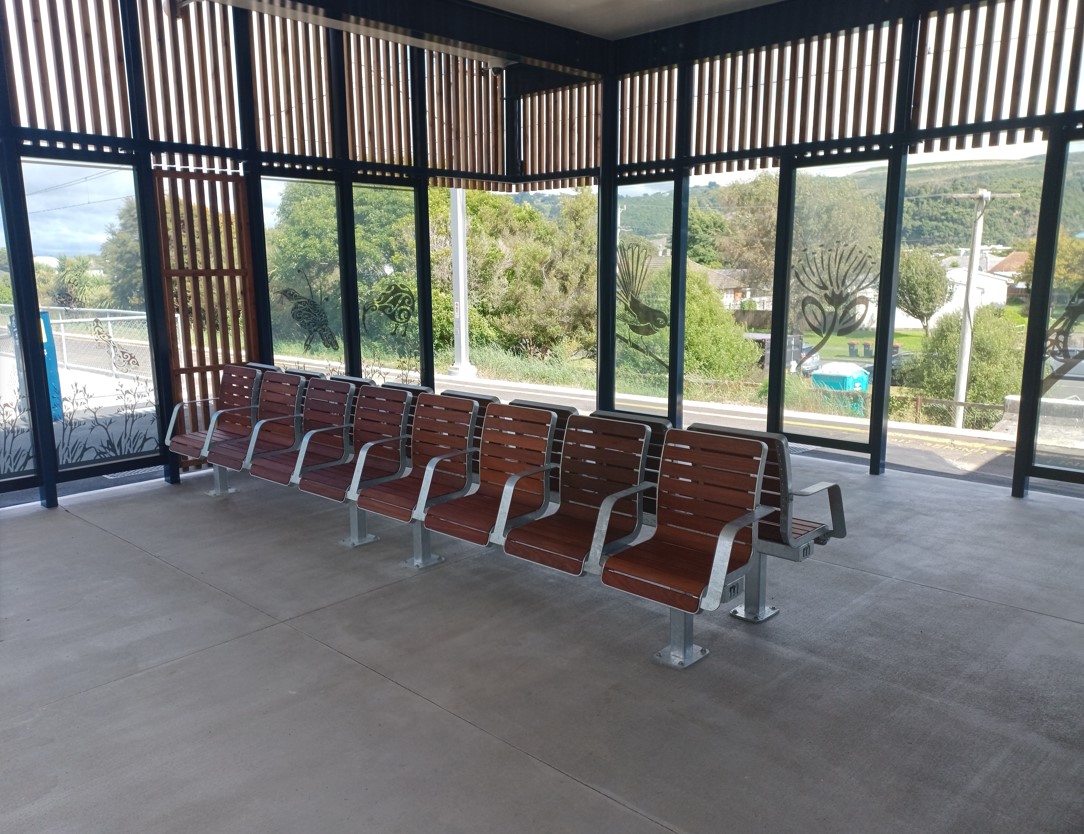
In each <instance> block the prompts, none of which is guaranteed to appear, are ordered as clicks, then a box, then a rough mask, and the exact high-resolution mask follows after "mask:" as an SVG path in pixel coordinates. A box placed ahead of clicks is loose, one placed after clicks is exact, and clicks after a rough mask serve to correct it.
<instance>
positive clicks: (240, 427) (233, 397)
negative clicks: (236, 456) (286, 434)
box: [166, 364, 279, 459]
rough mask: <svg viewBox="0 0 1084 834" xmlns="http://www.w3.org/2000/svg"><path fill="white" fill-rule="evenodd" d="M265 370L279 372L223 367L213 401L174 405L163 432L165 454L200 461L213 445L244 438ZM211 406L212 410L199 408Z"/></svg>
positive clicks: (256, 368)
mask: <svg viewBox="0 0 1084 834" xmlns="http://www.w3.org/2000/svg"><path fill="white" fill-rule="evenodd" d="M267 370H272V371H278V370H279V369H278V368H275V367H273V366H267V365H252V364H249V365H226V366H225V367H224V368H223V369H222V376H221V379H220V380H219V383H218V393H217V394H216V395H215V396H214V397H208V398H206V399H198V400H188V401H186V402H182V403H178V404H177V405H176V406H175V407H174V409H173V414H172V415H171V417H170V419H169V428H168V429H166V446H167V447H168V448H169V450H170V451H171V452H174V453H175V454H178V455H182V456H183V457H186V458H193V459H201V458H205V457H207V452H208V450H209V449H210V448H211V447H212V446H214V445H217V444H219V443H224V442H226V441H230V440H237V439H239V438H243V437H248V436H249V434H251V432H252V425H253V423H254V422H255V419H256V403H257V401H258V399H259V395H260V383H261V382H262V381H263V375H264V372H265V371H267ZM211 404H213V405H214V408H212V409H208V408H206V407H205V408H200V406H208V405H211ZM208 410H209V411H210V418H209V419H208V421H207V423H206V428H202V429H201V428H199V425H200V424H201V423H202V422H203V421H202V420H201V419H200V418H201V416H202V415H203V414H206V413H207V412H208ZM185 415H188V416H187V417H186V416H185Z"/></svg>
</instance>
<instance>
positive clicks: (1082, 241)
mask: <svg viewBox="0 0 1084 834" xmlns="http://www.w3.org/2000/svg"><path fill="white" fill-rule="evenodd" d="M1034 272H1035V241H1034V240H1032V241H1030V244H1029V251H1028V259H1027V262H1026V263H1025V264H1024V268H1023V269H1022V270H1021V278H1022V280H1023V281H1024V283H1025V284H1027V285H1028V286H1029V287H1030V286H1031V280H1032V277H1033V275H1034ZM1081 283H1084V238H1078V237H1073V236H1072V235H1070V234H1069V233H1068V232H1066V231H1065V229H1062V230H1061V232H1060V233H1059V234H1058V255H1057V259H1056V260H1055V262H1054V292H1055V293H1056V294H1062V295H1071V294H1072V293H1073V291H1074V290H1075V289H1076V288H1077V287H1079V286H1080V285H1081Z"/></svg>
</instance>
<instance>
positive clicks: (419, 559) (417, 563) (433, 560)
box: [407, 553, 444, 570]
mask: <svg viewBox="0 0 1084 834" xmlns="http://www.w3.org/2000/svg"><path fill="white" fill-rule="evenodd" d="M443 561H444V557H443V556H440V555H439V554H436V553H428V554H426V555H425V556H414V557H413V558H412V559H410V560H409V561H408V562H407V564H408V565H410V567H412V568H414V569H415V570H423V569H424V568H431V567H433V565H439V564H440V563H441V562H443Z"/></svg>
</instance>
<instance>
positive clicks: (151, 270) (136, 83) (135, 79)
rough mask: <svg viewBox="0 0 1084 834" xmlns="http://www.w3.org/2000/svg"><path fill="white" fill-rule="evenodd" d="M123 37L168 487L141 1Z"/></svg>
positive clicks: (132, 8) (131, 8)
mask: <svg viewBox="0 0 1084 834" xmlns="http://www.w3.org/2000/svg"><path fill="white" fill-rule="evenodd" d="M120 22H121V36H122V38H123V41H124V68H125V72H126V73H127V75H128V111H129V113H131V117H132V138H133V139H135V140H136V143H137V151H136V153H135V164H134V166H133V167H134V169H135V184H136V194H135V199H136V215H137V217H138V218H139V249H140V257H141V261H142V264H143V298H144V299H145V300H146V304H145V306H146V310H147V336H148V340H149V342H150V350H151V364H152V368H153V373H154V389H155V393H156V395H157V396H156V397H155V399H156V400H157V403H156V406H155V407H156V409H157V412H158V443H159V445H160V448H161V451H162V454H163V455H166V461H165V466H164V469H163V472H162V474H163V477H164V478H165V480H166V481H167V482H168V483H171V484H176V483H179V482H180V480H181V471H180V466H179V464H178V461H177V456H176V455H168V454H167V450H166V443H165V441H166V438H165V432H166V427H167V426H168V425H169V418H170V416H171V414H172V412H173V373H172V369H171V368H170V356H169V324H168V322H167V321H166V299H165V288H164V287H163V286H162V249H161V247H160V246H159V245H158V244H159V241H160V240H161V230H160V229H159V218H158V193H157V191H156V189H155V185H154V169H153V166H152V160H151V152H150V145H149V142H150V126H149V122H148V115H147V90H146V82H145V79H144V77H143V45H142V43H141V42H140V40H139V11H138V9H137V8H136V3H135V0H123V2H122V3H121V4H120Z"/></svg>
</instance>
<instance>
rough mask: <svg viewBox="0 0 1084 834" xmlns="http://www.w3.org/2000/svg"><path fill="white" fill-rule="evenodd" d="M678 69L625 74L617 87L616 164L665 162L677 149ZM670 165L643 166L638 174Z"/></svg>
mask: <svg viewBox="0 0 1084 834" xmlns="http://www.w3.org/2000/svg"><path fill="white" fill-rule="evenodd" d="M677 82H678V68H677V67H660V68H658V69H651V70H645V71H643V72H638V73H634V74H632V75H626V76H624V77H623V78H621V80H620V82H619V84H618V90H619V93H618V95H619V99H618V105H617V107H618V119H619V128H618V130H619V131H620V139H619V141H620V146H619V150H618V164H619V165H642V164H643V163H651V162H668V161H670V160H672V159H673V158H674V154H675V153H676V150H677ZM668 170H670V166H668V165H661V166H651V165H646V166H644V167H642V168H640V169H639V172H640V173H661V172H665V171H668Z"/></svg>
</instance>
